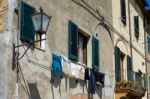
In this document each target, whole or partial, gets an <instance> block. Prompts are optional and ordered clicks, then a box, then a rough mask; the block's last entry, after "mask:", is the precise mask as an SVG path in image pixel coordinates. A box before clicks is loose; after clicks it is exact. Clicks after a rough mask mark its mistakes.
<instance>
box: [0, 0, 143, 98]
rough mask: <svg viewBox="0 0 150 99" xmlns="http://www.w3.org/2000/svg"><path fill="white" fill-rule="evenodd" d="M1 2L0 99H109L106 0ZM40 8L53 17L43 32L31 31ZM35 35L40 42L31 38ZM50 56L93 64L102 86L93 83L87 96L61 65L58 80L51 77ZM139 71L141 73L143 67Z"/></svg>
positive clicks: (110, 54) (110, 50) (109, 36)
mask: <svg viewBox="0 0 150 99" xmlns="http://www.w3.org/2000/svg"><path fill="white" fill-rule="evenodd" d="M2 2H7V7H8V9H7V10H5V17H3V20H2V21H3V22H2V23H3V24H2V25H1V24H0V27H1V26H2V29H1V30H2V31H1V33H0V38H1V39H0V40H1V41H0V45H1V47H0V99H14V98H15V99H28V98H29V99H87V98H88V97H93V98H94V99H113V98H114V77H115V72H114V68H113V67H114V66H113V64H114V61H113V54H114V43H113V42H114V35H113V32H112V30H111V29H110V28H111V27H110V26H112V23H113V21H112V3H111V2H112V1H111V0H105V1H104V0H88V1H87V0H63V1H60V0H2ZM40 7H42V8H43V11H44V13H46V14H47V15H48V16H52V18H51V20H50V23H49V27H48V30H47V32H46V34H42V35H38V33H35V31H34V30H33V28H34V27H33V23H32V18H31V16H32V15H33V14H34V13H35V11H38V10H39V8H40ZM0 23H1V22H0ZM108 25H109V26H108ZM40 38H41V39H44V40H42V41H40V42H34V41H39V39H40ZM41 39H40V40H41ZM45 39H46V40H45ZM33 43H34V44H33ZM30 44H31V45H30ZM19 45H21V46H19ZM72 45H73V46H72ZM24 53H25V54H24ZM54 54H55V55H58V56H61V57H65V58H66V60H68V61H70V62H71V63H72V64H76V65H79V66H82V67H84V68H91V69H92V68H96V69H97V72H99V73H101V74H104V78H105V79H103V82H104V84H103V87H102V84H101V83H96V88H95V90H96V91H95V94H93V95H91V94H89V89H88V87H89V86H88V83H86V82H85V81H84V79H80V78H75V77H72V76H70V75H69V74H65V72H64V71H65V68H67V67H62V68H61V70H62V71H63V73H62V75H61V78H57V77H56V78H55V77H53V76H54V75H52V74H53V72H54V71H55V68H53V66H54V59H55V58H54V57H53V55H54ZM139 57H140V56H139ZM139 60H140V59H139ZM142 60H143V58H141V61H142ZM55 61H56V60H55ZM61 64H62V63H61ZM95 66H96V67H95ZM57 69H58V70H60V68H57ZM141 69H142V72H145V71H144V68H143V66H142V67H141ZM52 78H53V79H52ZM90 91H91V90H90Z"/></svg>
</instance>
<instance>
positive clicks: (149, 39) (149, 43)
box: [147, 36, 150, 53]
mask: <svg viewBox="0 0 150 99" xmlns="http://www.w3.org/2000/svg"><path fill="white" fill-rule="evenodd" d="M147 43H148V44H147V48H148V52H149V53H150V37H149V36H147Z"/></svg>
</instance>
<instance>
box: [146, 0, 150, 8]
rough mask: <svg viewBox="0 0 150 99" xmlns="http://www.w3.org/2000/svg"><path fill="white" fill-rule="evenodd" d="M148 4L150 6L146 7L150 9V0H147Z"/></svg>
mask: <svg viewBox="0 0 150 99" xmlns="http://www.w3.org/2000/svg"><path fill="white" fill-rule="evenodd" d="M145 1H146V2H147V4H148V6H146V7H145V9H147V10H150V0H145Z"/></svg>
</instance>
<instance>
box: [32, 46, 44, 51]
mask: <svg viewBox="0 0 150 99" xmlns="http://www.w3.org/2000/svg"><path fill="white" fill-rule="evenodd" d="M34 48H35V49H37V50H40V51H43V52H45V50H43V49H41V48H39V47H36V46H34Z"/></svg>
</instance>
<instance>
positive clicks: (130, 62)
mask: <svg viewBox="0 0 150 99" xmlns="http://www.w3.org/2000/svg"><path fill="white" fill-rule="evenodd" d="M127 77H128V80H129V81H131V80H132V60H131V57H130V56H128V55H127Z"/></svg>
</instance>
